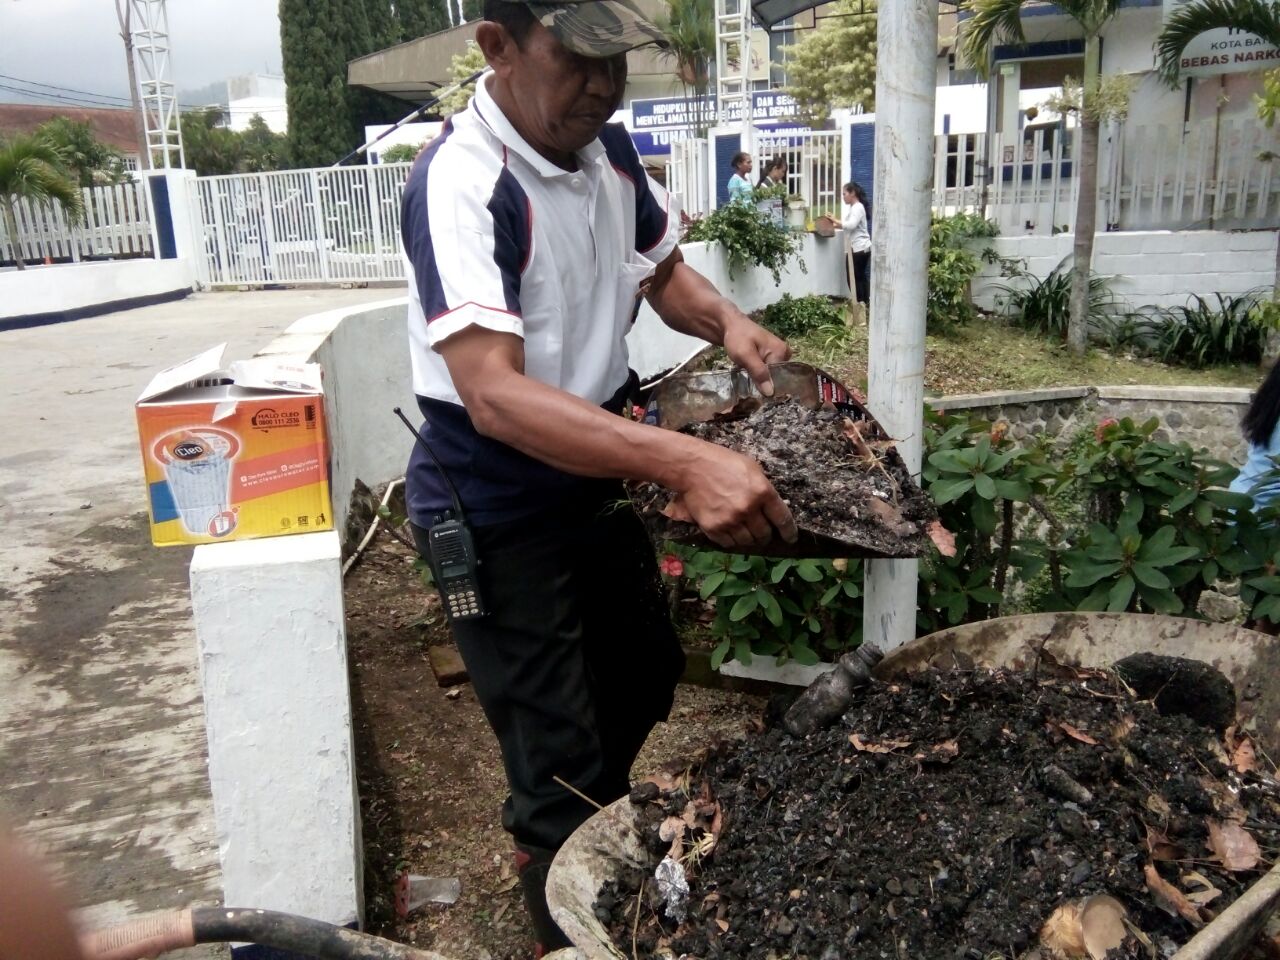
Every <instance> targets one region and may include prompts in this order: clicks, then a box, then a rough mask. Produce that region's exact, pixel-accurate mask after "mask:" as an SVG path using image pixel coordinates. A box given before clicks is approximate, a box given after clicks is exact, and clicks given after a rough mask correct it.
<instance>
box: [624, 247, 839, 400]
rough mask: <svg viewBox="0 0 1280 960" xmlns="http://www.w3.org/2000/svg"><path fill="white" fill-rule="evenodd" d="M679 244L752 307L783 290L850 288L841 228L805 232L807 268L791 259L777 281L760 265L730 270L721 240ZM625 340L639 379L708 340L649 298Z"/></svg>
mask: <svg viewBox="0 0 1280 960" xmlns="http://www.w3.org/2000/svg"><path fill="white" fill-rule="evenodd" d="M680 249H681V251H682V252H683V253H684V259H685V262H686V263H688V264H689V265H690V266H691V267H693V268H694V269H695V270H697V271H698V272H699V273H701V274H702V275H703V276H704V277H706V278H707V279H708V280H710V281H711V282H712V283H713V284H715V286H716V289H718V290H719V291H720V292H721V293H723V294H724V295H725V296H727V297H728V298H729V299H730V300H732V301H733V302H734V303H736V304H737V305H738V307H739V308H740V309H742V310H745V311H746V312H748V313H750V312H751V311H753V310H759V309H761V308H762V307H767V306H768V305H769V304H771V303H773V302H774V301H775V300H779V299H781V298H782V295H783V294H784V293H789V294H791V295H792V296H793V297H800V296H804V295H806V294H811V293H816V294H823V295H826V296H833V297H838V296H846V295H847V294H848V291H849V288H848V284H847V282H846V281H845V273H844V254H843V250H844V241H843V239H842V237H841V234H840V231H838V230H837V231H836V235H835V237H832V238H828V239H819V238H818V237H816V236H814V234H811V233H806V234H804V237H803V245H802V246H801V249H800V258H801V259H802V260H803V261H804V263H805V266H806V267H807V269H808V272H807V273H803V272H801V270H800V266H799V264H798V263H797V262H796V261H795V260H794V259H793V260H791V261H790V263H789V264H788V266H787V269H786V270H785V271H783V273H782V283H781V285H779V286H775V285H774V282H773V276H772V275H771V274H770V273H768V272H767V271H764V270H759V269H756V268H751V269H749V270H745V271H739V272H738V274H737V275H736V276H730V275H729V261H728V258H727V257H726V256H725V254H724V250H723V248H722V247H720V245H719V244H706V243H686V244H682V245H681V247H680ZM627 346H628V348H629V349H630V351H631V367H632V369H634V370H635V371H636V372H637V373H638V374H640V378H641V380H647V379H650V378H652V377H654V376H657V375H658V374H660V373H662V372H663V371H666V370H670V369H671V368H672V367H674V366H676V365H677V364H679V363H681V362H682V361H684V360H686V359H687V358H688V357H689V356H690V355H692V354H694V353H696V352H697V351H698V350H701V349H702V348H703V347H705V346H706V343H705V342H703V341H702V340H699V339H697V338H696V337H690V336H686V335H685V334H683V333H677V332H676V331H674V330H672V329H671V328H670V327H668V326H666V325H665V324H664V323H663V322H662V321H661V320H659V319H658V315H657V314H656V313H654V312H653V308H652V307H650V306H649V305H648V304H647V303H646V304H644V306H642V307H641V308H640V316H639V317H638V318H637V320H636V325H635V328H634V329H633V330H632V331H631V335H630V336H629V337H628V338H627Z"/></svg>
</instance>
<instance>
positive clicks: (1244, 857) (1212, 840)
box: [1208, 820, 1262, 871]
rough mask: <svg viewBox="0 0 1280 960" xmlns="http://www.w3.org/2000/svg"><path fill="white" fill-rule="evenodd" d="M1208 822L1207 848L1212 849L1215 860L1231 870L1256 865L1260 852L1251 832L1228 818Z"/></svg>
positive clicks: (1248, 868)
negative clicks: (1226, 819) (1223, 820)
mask: <svg viewBox="0 0 1280 960" xmlns="http://www.w3.org/2000/svg"><path fill="white" fill-rule="evenodd" d="M1208 823H1209V849H1210V850H1212V851H1213V858H1214V859H1215V860H1217V861H1219V862H1220V863H1221V864H1222V865H1223V866H1224V867H1226V868H1227V869H1228V870H1232V871H1235V870H1252V869H1253V868H1254V867H1256V866H1257V865H1258V860H1259V859H1260V858H1261V856H1262V852H1261V851H1260V850H1259V849H1258V841H1257V840H1255V839H1253V834H1251V833H1249V831H1247V830H1246V829H1245V828H1244V827H1242V826H1240V824H1238V823H1235V822H1233V821H1230V820H1228V821H1225V822H1220V821H1217V820H1210V821H1208Z"/></svg>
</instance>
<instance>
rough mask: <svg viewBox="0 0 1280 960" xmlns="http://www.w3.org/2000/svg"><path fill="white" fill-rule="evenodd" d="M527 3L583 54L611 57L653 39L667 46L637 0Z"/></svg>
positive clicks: (548, 24)
mask: <svg viewBox="0 0 1280 960" xmlns="http://www.w3.org/2000/svg"><path fill="white" fill-rule="evenodd" d="M510 2H515V3H520V2H524V0H510ZM524 5H525V6H526V7H528V8H529V10H530V11H531V12H532V13H533V15H534V16H535V17H537V18H538V22H539V23H541V24H542V25H543V26H544V27H546V28H547V29H548V30H550V31H551V33H552V34H553V35H554V36H555V38H556V39H557V40H559V41H560V42H561V43H563V44H564V45H565V46H566V47H568V48H569V49H570V50H572V51H573V52H574V53H579V54H581V55H582V56H584V57H612V56H614V55H615V54H619V53H626V52H627V51H628V50H634V49H635V48H636V47H643V46H645V45H646V44H650V43H655V44H657V45H659V46H666V39H665V38H664V36H663V34H662V31H661V30H659V29H658V28H657V27H656V26H654V25H653V22H652V21H651V20H650V19H649V18H648V17H646V16H645V15H644V14H643V13H642V12H641V11H640V8H639V6H638V5H637V4H636V0H569V2H566V3H525V4H524Z"/></svg>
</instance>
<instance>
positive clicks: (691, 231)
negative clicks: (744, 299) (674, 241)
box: [684, 203, 808, 285]
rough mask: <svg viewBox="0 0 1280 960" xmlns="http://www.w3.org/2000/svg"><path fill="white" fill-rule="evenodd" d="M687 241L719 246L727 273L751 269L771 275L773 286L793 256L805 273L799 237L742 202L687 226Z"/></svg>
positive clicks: (725, 205)
mask: <svg viewBox="0 0 1280 960" xmlns="http://www.w3.org/2000/svg"><path fill="white" fill-rule="evenodd" d="M684 240H685V241H686V242H697V241H703V242H707V243H719V244H720V245H721V246H723V247H724V250H725V253H726V254H727V255H728V257H729V274H730V275H731V276H732V275H733V274H735V273H737V272H738V271H740V270H744V269H748V268H750V267H753V266H757V267H764V268H765V269H766V270H768V271H769V272H770V273H772V274H773V282H774V284H775V285H777V284H781V283H782V271H783V270H784V269H785V268H786V266H787V262H788V261H789V260H790V259H791V258H792V257H794V258H795V260H796V262H797V263H798V264H799V265H800V270H801V271H802V272H808V270H807V268H806V267H805V264H804V260H803V259H801V257H800V255H799V250H800V244H801V238H800V237H799V236H798V235H793V234H791V233H790V232H788V230H787V228H786V226H785V225H779V224H776V223H774V221H773V218H772V217H770V216H769V215H768V214H766V213H762V212H761V211H759V210H757V209H756V208H755V207H754V206H752V205H748V204H745V203H726V204H724V205H723V206H721V207H717V208H716V209H715V210H713V211H711V213H709V214H707V216H705V217H700V218H698V219H696V220H693V221H691V222H690V223H689V226H688V229H687V230H686V231H685V235H684Z"/></svg>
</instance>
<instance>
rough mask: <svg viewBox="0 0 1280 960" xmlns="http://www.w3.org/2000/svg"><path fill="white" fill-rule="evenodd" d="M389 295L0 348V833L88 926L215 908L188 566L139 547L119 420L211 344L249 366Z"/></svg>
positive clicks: (342, 295) (188, 304) (7, 341)
mask: <svg viewBox="0 0 1280 960" xmlns="http://www.w3.org/2000/svg"><path fill="white" fill-rule="evenodd" d="M394 295H395V293H394V292H391V291H388V290H386V289H369V290H311V291H299V290H288V291H267V292H255V293H205V294H197V295H195V296H193V297H191V298H189V299H188V300H185V301H181V302H179V303H173V304H165V305H161V306H155V307H146V308H142V309H139V310H129V311H124V312H120V313H115V314H110V315H108V316H103V317H96V318H92V319H88V320H79V321H75V322H71V323H64V324H57V325H52V326H46V327H37V328H33V329H29V330H15V331H7V332H0V411H3V420H2V421H0V422H3V424H4V435H3V439H2V440H0V529H2V530H3V531H4V537H3V541H0V817H3V818H4V819H6V820H8V821H9V822H10V823H11V824H13V825H15V826H16V827H17V829H18V830H19V832H20V833H21V834H23V835H24V836H26V837H27V838H29V839H30V840H32V841H33V842H34V843H36V844H37V845H38V846H40V847H41V848H43V849H44V850H45V851H46V852H47V853H48V854H49V856H50V857H51V858H52V859H53V860H55V861H56V862H57V863H58V864H59V865H60V866H61V867H62V868H63V869H64V870H65V872H66V874H67V876H68V879H69V880H70V882H71V884H72V886H73V889H74V891H75V893H76V896H77V899H78V900H79V901H80V903H81V905H83V906H85V907H86V908H87V910H86V920H87V922H89V923H101V922H108V921H114V920H115V919H118V918H120V917H122V916H126V915H130V914H134V913H138V912H142V911H147V910H154V909H160V908H163V907H172V906H184V905H187V904H189V903H212V902H216V901H217V899H218V896H219V890H220V884H219V879H218V862H217V850H216V847H215V844H214V840H213V820H212V806H211V803H210V799H209V784H208V778H207V772H206V750H205V738H204V721H203V715H202V709H201V700H200V689H199V678H198V675H197V663H196V651H195V642H194V635H193V630H192V626H191V617H190V606H189V597H188V592H187V564H188V562H189V559H190V551H189V550H187V549H178V548H169V549H166V550H157V549H154V548H153V547H151V545H150V540H149V537H148V533H147V525H146V515H145V509H146V505H145V500H144V494H143V482H142V471H141V459H140V454H139V452H138V446H137V434H136V430H135V426H134V414H133V402H134V400H135V399H136V398H137V396H138V394H139V392H141V390H142V388H143V387H144V386H145V385H146V383H147V381H148V380H150V378H151V375H152V373H153V372H155V371H156V370H159V369H161V368H163V367H166V366H169V365H171V364H173V363H176V362H178V361H180V360H184V359H186V358H187V357H189V356H192V355H194V354H196V353H198V352H200V351H201V350H204V349H206V348H208V347H210V346H213V345H215V344H217V343H220V342H222V341H224V340H225V341H227V342H228V349H227V357H228V358H229V359H235V358H239V357H247V356H251V355H252V354H253V353H254V352H255V351H256V350H258V349H260V348H262V347H264V346H265V345H266V344H267V343H268V342H269V341H270V340H271V339H272V337H274V336H275V335H276V334H277V333H279V332H280V331H281V330H283V329H284V328H285V327H287V326H288V325H289V324H290V323H292V322H293V321H294V320H296V319H298V318H299V317H302V316H306V315H308V314H311V313H319V312H321V311H325V310H332V309H336V308H338V307H342V306H345V305H350V304H355V303H364V302H372V301H376V300H385V299H387V297H388V296H394ZM240 906H250V905H249V904H241V905H240Z"/></svg>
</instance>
